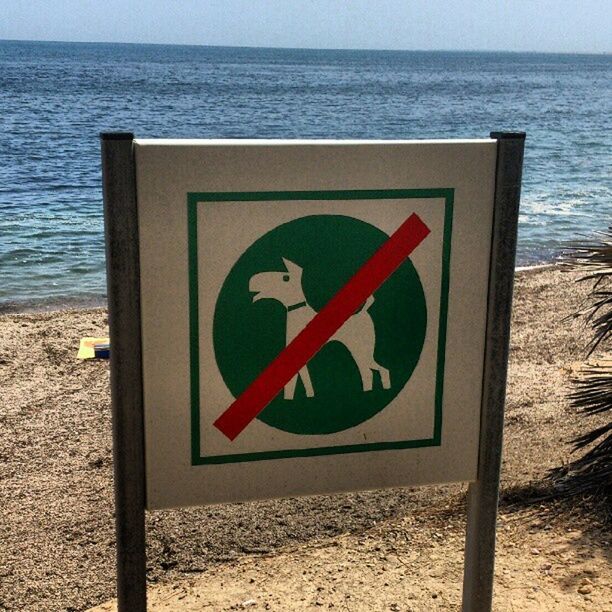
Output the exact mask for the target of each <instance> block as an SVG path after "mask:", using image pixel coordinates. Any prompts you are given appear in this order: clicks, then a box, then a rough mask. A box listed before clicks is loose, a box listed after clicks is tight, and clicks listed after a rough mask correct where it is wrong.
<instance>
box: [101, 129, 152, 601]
mask: <svg viewBox="0 0 612 612" xmlns="http://www.w3.org/2000/svg"><path fill="white" fill-rule="evenodd" d="M101 140H102V183H103V192H104V223H105V227H104V229H105V234H106V276H107V287H108V317H109V326H110V337H111V342H112V344H111V347H112V348H111V351H112V352H111V359H110V370H111V372H110V373H111V402H112V414H113V464H114V478H115V526H116V534H117V599H118V607H119V612H128V611H130V612H144V611H145V610H146V607H147V602H146V551H145V463H144V427H143V401H142V352H141V351H142V349H141V325H140V264H139V252H138V209H137V204H136V174H135V162H134V152H133V140H134V135H133V134H123V133H119V134H102V135H101Z"/></svg>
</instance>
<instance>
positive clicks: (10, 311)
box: [0, 262, 559, 317]
mask: <svg viewBox="0 0 612 612" xmlns="http://www.w3.org/2000/svg"><path fill="white" fill-rule="evenodd" d="M558 267H559V264H558V263H554V262H553V263H541V264H535V265H533V266H517V267H515V268H514V272H515V276H516V277H518V276H521V275H524V274H531V273H534V272H542V271H545V270H554V269H557V268H558ZM106 307H107V301H106V295H100V294H93V295H87V294H85V295H79V296H72V297H66V296H64V297H59V296H55V297H49V298H32V299H31V300H27V299H25V300H15V301H7V302H0V317H2V316H5V315H20V314H24V315H26V314H46V313H55V312H65V311H79V310H98V309H106Z"/></svg>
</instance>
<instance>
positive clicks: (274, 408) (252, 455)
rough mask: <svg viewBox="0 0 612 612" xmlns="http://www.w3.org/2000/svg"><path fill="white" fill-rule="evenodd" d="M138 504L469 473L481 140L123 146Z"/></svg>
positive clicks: (481, 252)
mask: <svg viewBox="0 0 612 612" xmlns="http://www.w3.org/2000/svg"><path fill="white" fill-rule="evenodd" d="M135 154H136V172H137V185H138V214H139V234H140V260H141V261H140V266H141V296H142V297H141V299H142V342H143V384H144V405H145V439H146V470H147V503H148V506H149V507H150V508H159V507H168V506H178V505H186V504H200V503H213V502H218V501H230V500H241V499H251V498H266V497H277V496H286V495H296V494H308V493H325V492H334V491H343V490H356V489H364V488H380V487H383V486H399V485H409V484H424V483H429V482H447V481H459V480H462V481H466V480H474V479H475V477H476V469H477V458H478V440H479V428H480V408H481V393H482V382H483V356H484V338H485V328H486V315H487V286H488V276H489V255H490V244H491V227H492V212H493V206H492V203H493V193H494V183H495V181H494V175H495V158H496V148H495V141H493V140H481V141H455V142H390V143H384V142H359V143H351V142H297V143H296V142H292V143H288V142H283V141H279V142H266V141H252V142H249V141H159V140H156V141H146V140H136V141H135Z"/></svg>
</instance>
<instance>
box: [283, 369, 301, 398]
mask: <svg viewBox="0 0 612 612" xmlns="http://www.w3.org/2000/svg"><path fill="white" fill-rule="evenodd" d="M298 376H299V374H296V375H295V376H294V377H293V378H292V379H291V380H290V381H289V382H288V383H287V384H286V385H285V388H284V390H283V397H284V398H285V399H286V400H292V399H293V396H294V395H295V386H296V385H297V380H298Z"/></svg>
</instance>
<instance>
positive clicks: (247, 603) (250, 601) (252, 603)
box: [240, 599, 257, 608]
mask: <svg viewBox="0 0 612 612" xmlns="http://www.w3.org/2000/svg"><path fill="white" fill-rule="evenodd" d="M256 605H257V602H256V601H255V600H254V599H247V600H246V601H243V602H242V603H241V604H240V606H241V607H242V608H250V607H251V606H256Z"/></svg>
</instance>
